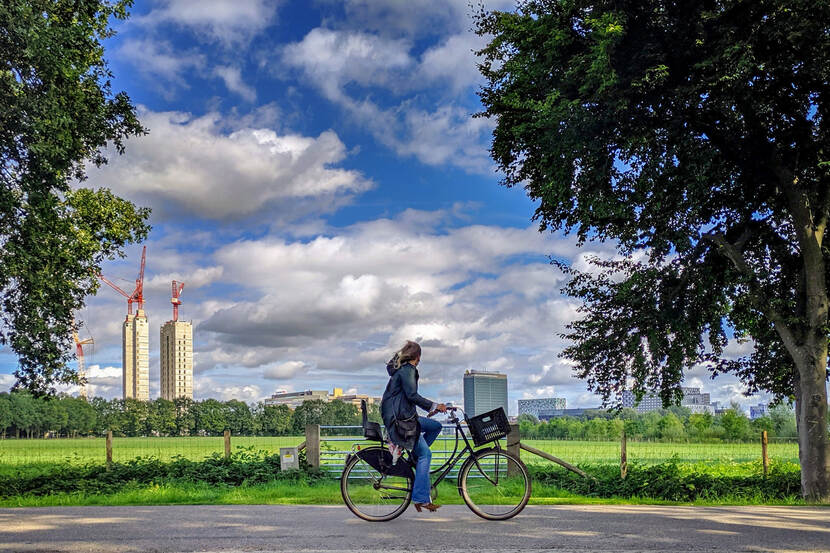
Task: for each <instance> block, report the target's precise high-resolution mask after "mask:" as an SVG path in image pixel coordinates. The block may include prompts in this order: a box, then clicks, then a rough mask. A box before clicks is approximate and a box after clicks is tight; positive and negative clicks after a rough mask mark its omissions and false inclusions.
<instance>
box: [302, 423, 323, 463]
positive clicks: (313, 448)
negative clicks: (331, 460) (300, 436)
mask: <svg viewBox="0 0 830 553" xmlns="http://www.w3.org/2000/svg"><path fill="white" fill-rule="evenodd" d="M305 457H306V461H307V462H308V466H310V467H311V468H313V469H319V468H320V425H319V424H307V425H306V427H305Z"/></svg>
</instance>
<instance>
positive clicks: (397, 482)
mask: <svg viewBox="0 0 830 553" xmlns="http://www.w3.org/2000/svg"><path fill="white" fill-rule="evenodd" d="M340 489H341V493H342V495H343V499H344V501H345V502H346V505H347V506H348V507H349V509H351V511H352V512H353V513H354V514H356V515H357V516H359V517H361V518H363V519H365V520H370V521H382V520H391V519H392V518H395V517H396V516H398V515H400V513H402V512H403V511H404V510H405V509H406V507H407V506H408V505H409V501H410V497H411V496H410V493H411V491H410V490H411V482H410V480H409V479H408V478H405V477H400V476H388V475H384V474H382V473H380V472H379V471H378V470H376V469H375V468H373V467H372V466H371V465H370V464H369V463H367V462H366V461H365V460H363V459H362V458H360V457H354V458H353V459H352V460H351V461H350V462H349V463H348V464H347V465H346V467H345V468H344V469H343V475H342V476H341V483H340Z"/></svg>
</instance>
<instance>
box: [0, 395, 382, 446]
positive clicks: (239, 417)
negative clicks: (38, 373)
mask: <svg viewBox="0 0 830 553" xmlns="http://www.w3.org/2000/svg"><path fill="white" fill-rule="evenodd" d="M306 403H308V404H310V405H306V404H303V405H302V406H300V407H299V408H297V409H296V410H294V411H292V410H291V409H290V408H289V407H288V406H286V405H265V404H263V403H258V404H257V405H255V406H254V407H253V408H252V407H250V406H248V405H247V404H246V403H244V402H241V401H238V400H229V401H219V400H216V399H205V400H202V401H193V400H192V399H186V398H177V399H176V400H175V401H173V402H171V401H168V400H165V399H161V398H159V399H155V400H152V401H139V400H136V399H126V400H122V399H113V400H105V399H103V398H99V397H96V398H92V399H91V400H90V401H89V402H86V401H84V400H82V399H79V398H72V397H68V396H56V397H44V398H38V397H35V396H33V395H31V394H30V393H28V392H25V391H15V392H12V393H5V392H4V393H0V435H5V433H6V432H8V431H13V432H14V434H15V436H16V437H20V433H21V432H22V433H23V435H24V436H25V437H41V436H43V434H44V433H47V432H48V433H50V434H51V435H54V436H71V437H75V436H78V435H81V436H90V435H99V436H100V435H103V434H104V433H105V432H107V431H108V430H110V431H112V432H113V434H114V435H115V436H221V435H222V434H223V433H224V431H225V430H230V431H231V434H232V435H234V436H252V435H264V436H288V435H302V434H303V433H304V432H305V425H306V424H328V425H357V424H360V416H359V415H358V412H357V408H356V407H355V406H354V405H352V404H350V403H346V402H343V401H340V400H334V401H331V402H324V401H320V400H317V401H312V402H306ZM369 411H370V417H374V418H375V419H376V420H379V418H380V414H379V411H378V409H377V406H374V405H373V406H372V408H371V409H370V410H369ZM295 428H296V429H298V430H295ZM348 432H351V431H348ZM348 432H347V433H348Z"/></svg>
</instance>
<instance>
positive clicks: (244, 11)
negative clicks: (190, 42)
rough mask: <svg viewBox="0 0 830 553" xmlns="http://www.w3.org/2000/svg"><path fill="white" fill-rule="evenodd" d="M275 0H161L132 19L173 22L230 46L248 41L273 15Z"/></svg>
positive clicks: (140, 21)
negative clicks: (144, 13)
mask: <svg viewBox="0 0 830 553" xmlns="http://www.w3.org/2000/svg"><path fill="white" fill-rule="evenodd" d="M278 5H279V2H277V1H275V0H243V1H241V2H239V1H234V0H199V1H198V2H193V1H192V0H160V1H159V6H158V7H156V8H155V9H153V10H152V11H151V12H150V13H149V14H147V15H146V16H143V17H135V18H133V21H135V22H136V23H139V24H143V25H150V26H157V25H160V24H164V23H172V24H174V25H178V26H181V27H185V28H188V29H190V30H191V31H193V33H194V36H196V37H197V38H199V39H204V38H209V39H211V40H215V41H218V42H220V43H222V44H223V45H225V46H227V47H230V46H235V45H239V44H241V43H246V42H248V41H249V40H250V39H251V38H253V37H254V36H256V35H257V34H259V33H261V32H262V31H264V30H265V29H266V28H267V27H268V25H270V24H271V22H272V21H273V19H274V17H275V16H276V12H277V7H278Z"/></svg>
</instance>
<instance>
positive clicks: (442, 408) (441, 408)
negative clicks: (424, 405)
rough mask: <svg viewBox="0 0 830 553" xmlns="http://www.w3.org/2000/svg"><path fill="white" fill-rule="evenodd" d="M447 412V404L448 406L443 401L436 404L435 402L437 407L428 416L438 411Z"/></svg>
mask: <svg viewBox="0 0 830 553" xmlns="http://www.w3.org/2000/svg"><path fill="white" fill-rule="evenodd" d="M446 412H447V406H446V405H445V404H443V403H436V404H435V409H433V410H432V411H430V412H429V413H427V416H428V417H431V416H433V415H434V414H436V413H446Z"/></svg>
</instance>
